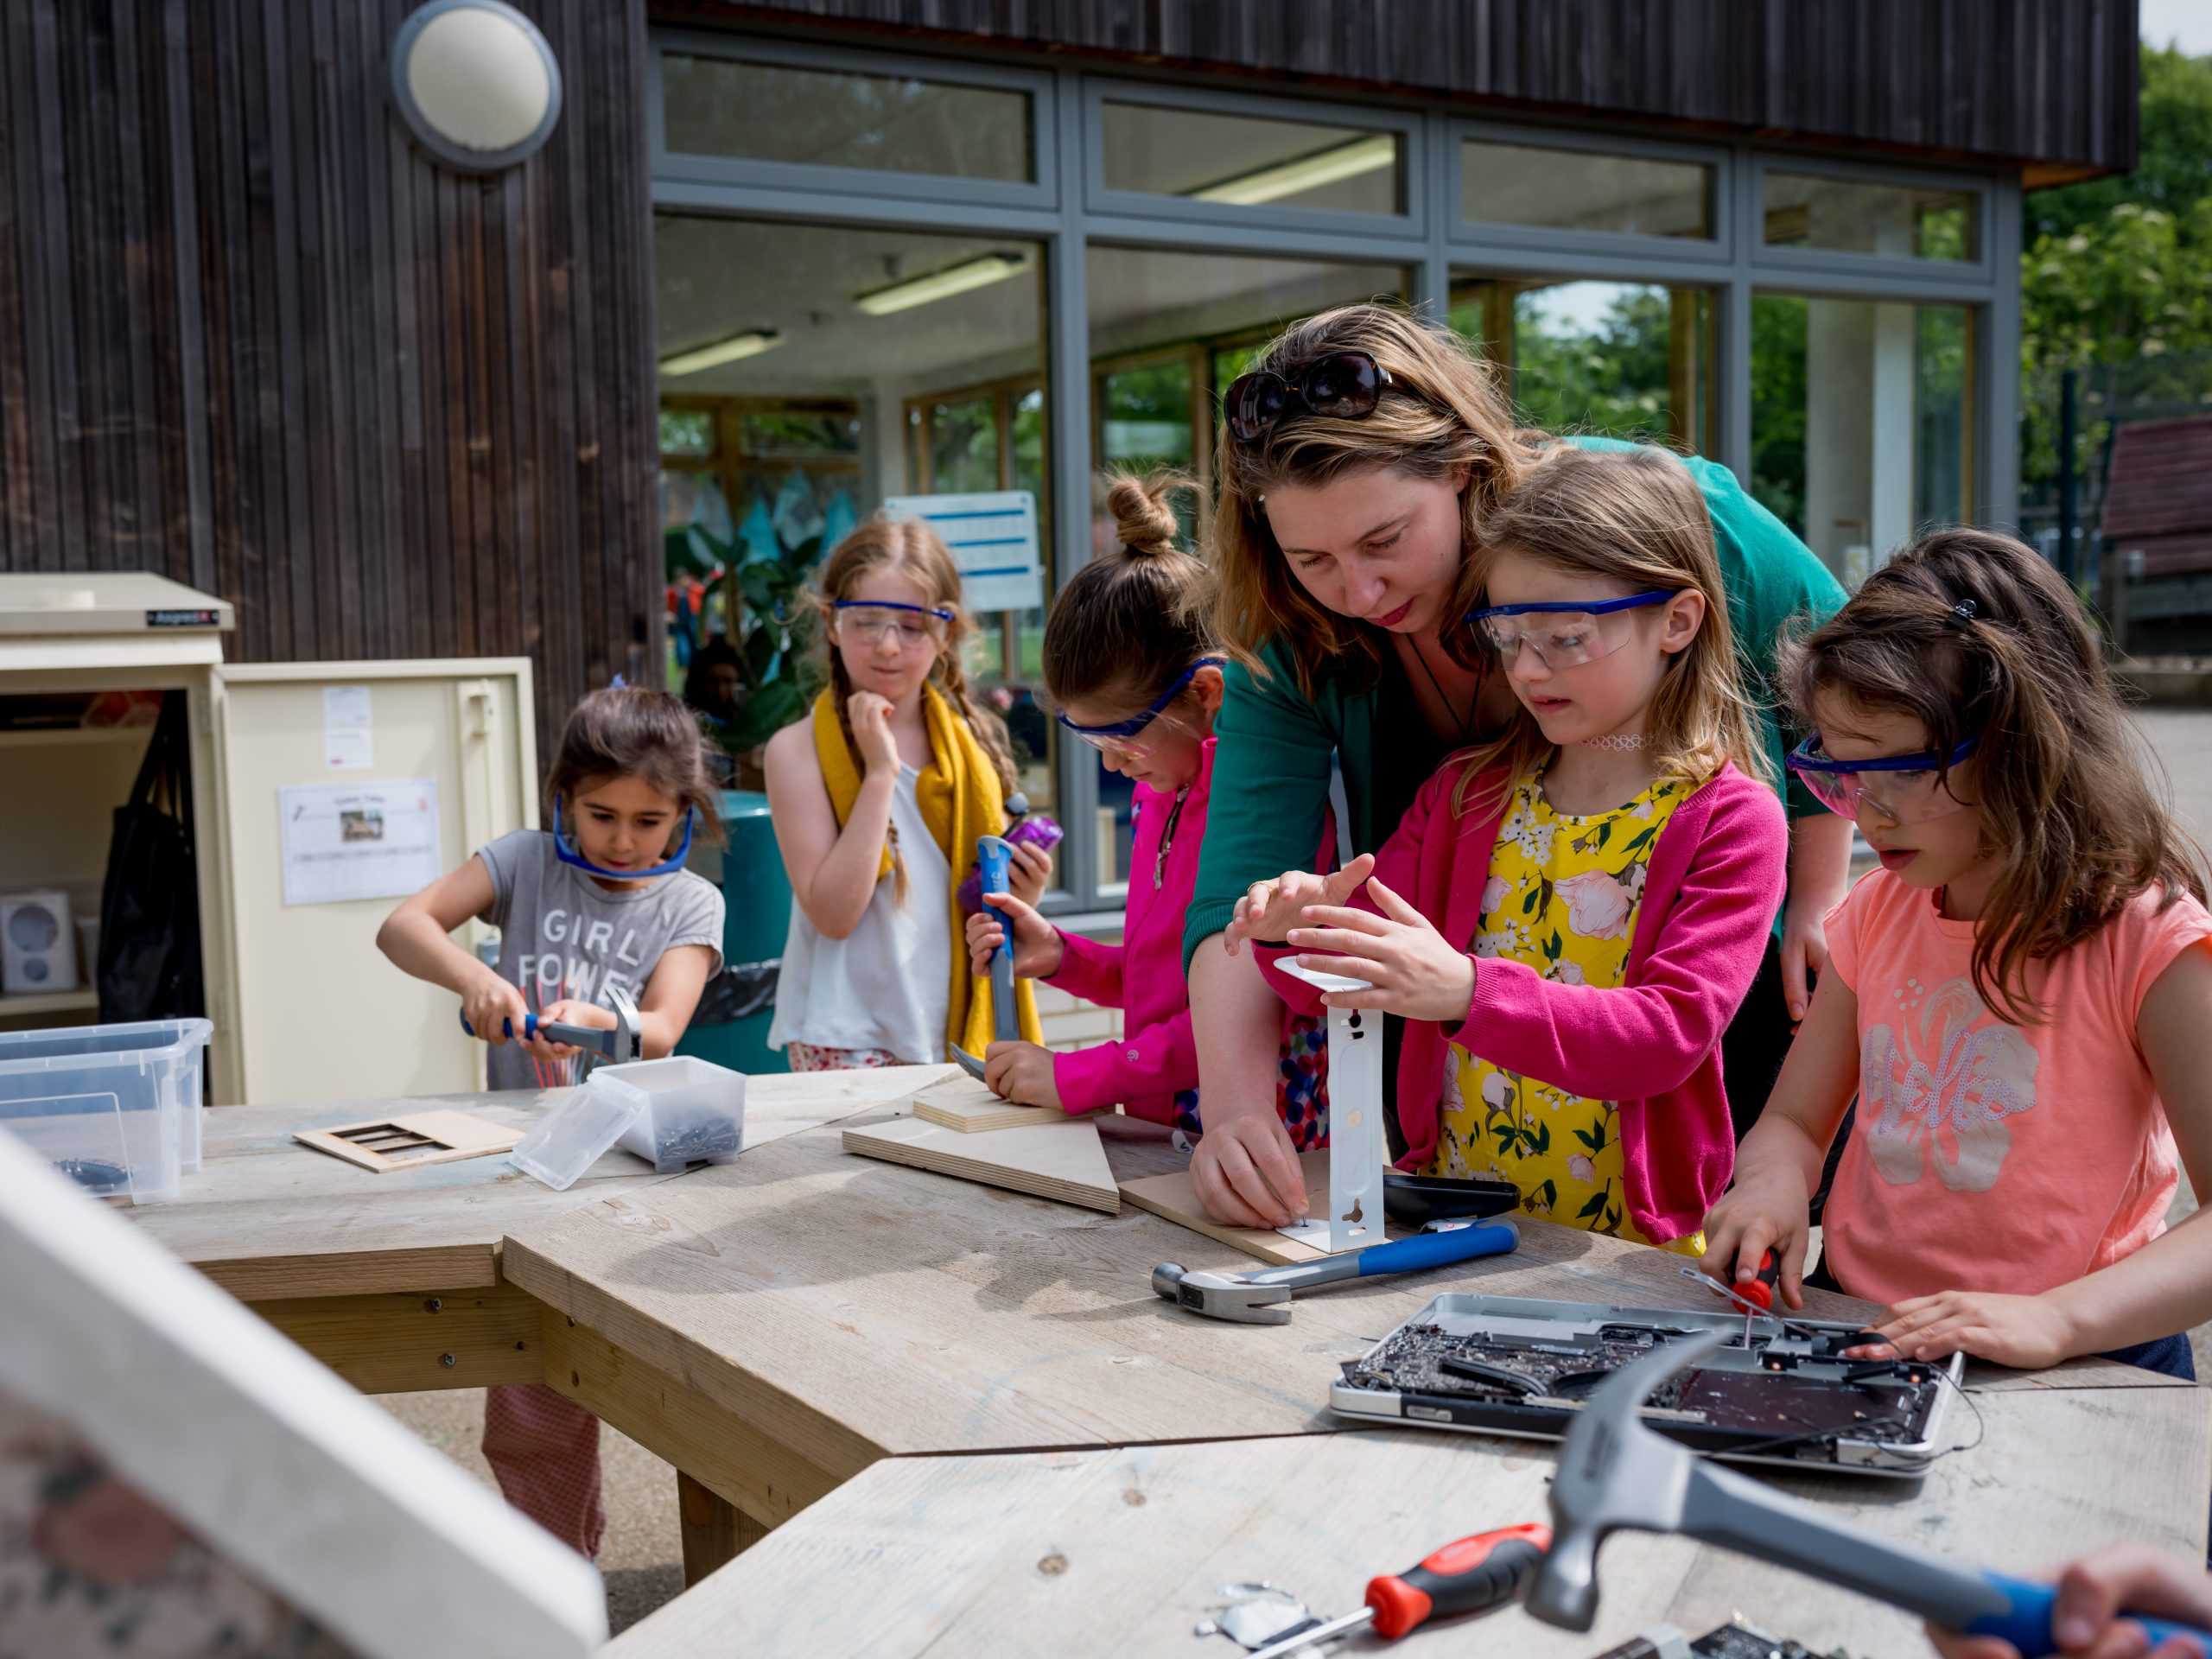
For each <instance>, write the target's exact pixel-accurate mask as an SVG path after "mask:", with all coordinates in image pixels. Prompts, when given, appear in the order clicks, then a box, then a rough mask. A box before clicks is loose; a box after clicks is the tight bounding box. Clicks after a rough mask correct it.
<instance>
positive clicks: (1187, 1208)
mask: <svg viewBox="0 0 2212 1659" xmlns="http://www.w3.org/2000/svg"><path fill="white" fill-rule="evenodd" d="M1299 1162H1300V1165H1302V1166H1304V1168H1305V1171H1306V1206H1307V1208H1306V1213H1307V1214H1308V1215H1326V1214H1327V1213H1328V1211H1329V1154H1327V1153H1325V1152H1306V1153H1300V1154H1299ZM1122 1198H1126V1199H1127V1200H1128V1202H1129V1203H1131V1204H1134V1205H1136V1207H1137V1208H1138V1209H1140V1210H1148V1211H1151V1212H1152V1213H1153V1214H1154V1215H1155V1216H1158V1217H1161V1218H1162V1219H1163V1220H1166V1221H1172V1222H1173V1223H1174V1224H1176V1225H1177V1226H1179V1227H1187V1228H1189V1229H1190V1230H1192V1232H1195V1233H1203V1234H1205V1236H1207V1237H1208V1238H1211V1239H1218V1240H1219V1241H1220V1242H1221V1243H1224V1244H1228V1245H1232V1246H1234V1247H1235V1248H1236V1249H1239V1250H1242V1251H1243V1253H1244V1254H1245V1255H1253V1256H1257V1257H1258V1258H1259V1259H1260V1260H1261V1261H1262V1262H1272V1263H1273V1264H1274V1265H1275V1266H1277V1267H1283V1268H1290V1267H1296V1266H1297V1265H1298V1264H1299V1263H1300V1262H1318V1261H1319V1260H1320V1259H1321V1258H1322V1257H1323V1256H1325V1255H1328V1254H1329V1252H1328V1251H1326V1250H1324V1249H1317V1248H1316V1247H1314V1246H1313V1245H1311V1244H1306V1243H1301V1242H1300V1241H1299V1240H1297V1239H1294V1238H1287V1237H1285V1236H1283V1235H1282V1234H1281V1233H1279V1232H1276V1231H1275V1230H1274V1229H1273V1228H1271V1227H1270V1228H1256V1227H1231V1226H1230V1225H1229V1224H1226V1223H1225V1222H1218V1221H1216V1220H1215V1219H1214V1218H1213V1217H1211V1216H1209V1215H1208V1214H1206V1211H1205V1205H1202V1204H1200V1203H1199V1202H1198V1189H1197V1188H1196V1187H1195V1186H1193V1185H1192V1182H1191V1172H1190V1171H1189V1170H1188V1169H1187V1168H1185V1169H1179V1170H1174V1171H1172V1172H1170V1173H1167V1174H1165V1175H1143V1176H1140V1177H1138V1178H1137V1179H1135V1180H1128V1181H1123V1182H1122Z"/></svg>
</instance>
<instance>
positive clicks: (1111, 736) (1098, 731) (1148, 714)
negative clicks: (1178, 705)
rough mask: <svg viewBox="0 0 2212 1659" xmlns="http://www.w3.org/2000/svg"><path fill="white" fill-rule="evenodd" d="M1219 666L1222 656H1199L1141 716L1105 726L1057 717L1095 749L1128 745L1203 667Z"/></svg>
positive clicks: (1180, 694)
mask: <svg viewBox="0 0 2212 1659" xmlns="http://www.w3.org/2000/svg"><path fill="white" fill-rule="evenodd" d="M1220 666H1221V658H1218V657H1201V658H1198V661H1197V662H1195V663H1192V664H1191V665H1190V666H1189V667H1188V668H1186V669H1185V670H1184V671H1183V672H1182V674H1181V675H1180V677H1178V678H1177V680H1176V682H1175V683H1174V684H1173V685H1171V686H1169V687H1168V688H1167V689H1166V690H1165V691H1163V692H1161V693H1160V695H1159V696H1156V697H1154V699H1153V700H1152V707H1150V708H1149V709H1146V710H1145V711H1144V712H1143V713H1142V714H1141V715H1131V716H1130V717H1129V718H1128V719H1127V720H1116V721H1108V722H1107V723H1106V724H1105V725H1103V726H1078V725H1077V724H1076V723H1075V721H1071V720H1070V719H1069V718H1068V717H1067V715H1065V714H1062V715H1059V716H1058V719H1059V722H1060V724H1061V725H1063V726H1065V727H1066V728H1068V730H1070V731H1071V732H1073V733H1074V734H1076V735H1077V737H1079V738H1081V739H1082V740H1083V741H1084V742H1086V743H1088V744H1090V747H1092V748H1094V749H1103V748H1104V747H1107V746H1108V745H1109V744H1111V745H1112V746H1113V747H1116V748H1117V749H1118V748H1123V747H1128V742H1129V740H1130V739H1131V738H1133V737H1135V735H1136V734H1138V733H1139V732H1141V731H1142V730H1144V728H1146V727H1147V726H1149V725H1151V724H1152V722H1153V721H1155V720H1157V719H1159V718H1160V715H1163V714H1165V713H1166V710H1167V705H1168V704H1169V703H1171V702H1174V701H1175V699H1176V698H1178V697H1179V696H1182V695H1183V691H1184V688H1185V687H1186V686H1188V685H1189V684H1190V683H1191V682H1192V680H1194V679H1196V678H1198V671H1199V670H1200V669H1202V668H1219V667H1220Z"/></svg>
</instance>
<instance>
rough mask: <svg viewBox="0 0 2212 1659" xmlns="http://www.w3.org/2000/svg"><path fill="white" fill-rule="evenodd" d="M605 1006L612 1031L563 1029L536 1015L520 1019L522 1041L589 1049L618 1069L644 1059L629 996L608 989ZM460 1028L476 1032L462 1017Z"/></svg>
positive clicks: (509, 1031) (509, 1026) (510, 1030)
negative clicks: (609, 1011) (611, 1017)
mask: <svg viewBox="0 0 2212 1659" xmlns="http://www.w3.org/2000/svg"><path fill="white" fill-rule="evenodd" d="M607 1007H610V1008H612V1009H613V1010H614V1029H613V1030H612V1031H601V1029H600V1028H599V1027H597V1026H570V1025H563V1023H562V1022H561V1021H560V1020H541V1019H539V1018H538V1017H537V1015H536V1014H525V1015H524V1016H523V1022H522V1034H523V1038H524V1040H525V1041H527V1040H529V1039H532V1038H537V1037H543V1038H544V1039H546V1040H547V1041H548V1042H554V1043H566V1044H568V1045H569V1046H570V1047H571V1048H582V1049H588V1050H589V1051H590V1052H593V1053H594V1054H601V1055H604V1056H605V1057H606V1058H608V1059H610V1060H613V1061H614V1062H615V1063H616V1064H617V1065H626V1064H627V1063H628V1062H629V1061H632V1060H642V1059H643V1058H645V1027H644V1024H643V1022H642V1021H641V1020H639V1016H638V1005H637V1003H636V1002H635V1001H632V999H631V996H630V994H629V993H628V992H627V991H626V990H624V989H623V988H621V987H620V986H619V985H610V986H608V987H607ZM461 1029H462V1030H463V1031H465V1032H467V1033H468V1034H469V1035H470V1036H472V1037H474V1035H475V1034H476V1028H475V1027H474V1026H472V1025H470V1024H469V1023H468V1016H467V1014H462V1015H461ZM514 1034H515V1022H514V1021H513V1020H508V1021H507V1022H506V1035H507V1036H508V1037H509V1038H510V1039H512V1037H513V1036H514Z"/></svg>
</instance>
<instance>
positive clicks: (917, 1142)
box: [843, 1117, 1122, 1216]
mask: <svg viewBox="0 0 2212 1659" xmlns="http://www.w3.org/2000/svg"><path fill="white" fill-rule="evenodd" d="M843 1144H844V1147H845V1150H846V1151H847V1152H854V1153H858V1154H861V1156H863V1157H868V1158H886V1159H888V1160H891V1161H892V1162H893V1163H897V1164H912V1165H913V1166H915V1167H916V1168H918V1169H926V1170H931V1171H933V1172H934V1173H938V1174H939V1175H951V1176H954V1177H957V1179H961V1180H963V1181H981V1182H982V1183H983V1184H984V1185H987V1186H1003V1187H1006V1188H1007V1189H1008V1190H1009V1191H1012V1192H1033V1193H1035V1194H1036V1195H1037V1196H1038V1197H1039V1198H1052V1199H1054V1200H1056V1201H1058V1202H1059V1203H1062V1204H1079V1205H1083V1206H1084V1208H1085V1209H1087V1210H1103V1211H1105V1212H1106V1213H1107V1214H1108V1215H1109V1216H1110V1215H1118V1214H1119V1213H1120V1212H1121V1208H1122V1194H1121V1191H1120V1189H1119V1188H1118V1187H1117V1186H1116V1185H1115V1183H1114V1171H1113V1168H1112V1166H1110V1165H1109V1164H1108V1163H1107V1161H1106V1153H1105V1150H1104V1148H1103V1147H1101V1146H1100V1144H1099V1140H1098V1128H1097V1126H1096V1124H1093V1123H1089V1122H1084V1121H1082V1120H1081V1119H1075V1120H1069V1119H1066V1118H1065V1117H1064V1118H1063V1119H1062V1120H1061V1121H1060V1122H1057V1123H1038V1124H1031V1125H1029V1126H1027V1128H1007V1129H1001V1130H999V1131H998V1132H997V1133H995V1134H993V1135H969V1134H967V1133H965V1132H963V1131H962V1130H959V1129H948V1128H944V1126H943V1125H941V1124H938V1123H931V1122H925V1121H924V1120H922V1119H919V1118H912V1117H899V1118H893V1119H891V1120H889V1121H888V1122H881V1123H868V1124H854V1125H850V1126H848V1127H847V1128H846V1129H845V1131H844V1140H843Z"/></svg>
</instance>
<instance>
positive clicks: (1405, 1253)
mask: <svg viewBox="0 0 2212 1659" xmlns="http://www.w3.org/2000/svg"><path fill="white" fill-rule="evenodd" d="M1520 1243H1521V1230H1520V1229H1519V1228H1518V1227H1516V1226H1515V1225H1514V1224H1512V1223H1511V1222H1510V1221H1478V1222H1476V1223H1474V1224H1472V1225H1471V1226H1466V1227H1459V1228H1455V1229H1453V1230H1452V1231H1450V1232H1448V1233H1420V1234H1416V1235H1415V1236H1414V1237H1412V1238H1395V1239H1392V1240H1391V1241H1390V1242H1389V1243H1387V1244H1370V1246H1368V1248H1367V1249H1363V1250H1346V1251H1345V1252H1344V1254H1343V1255H1327V1256H1323V1257H1322V1258H1321V1259H1320V1260H1319V1261H1318V1262H1300V1263H1299V1264H1298V1265H1297V1266H1296V1267H1294V1268H1267V1269H1266V1270H1265V1271H1263V1272H1261V1273H1191V1272H1188V1271H1186V1270H1185V1269H1184V1268H1182V1267H1180V1266H1179V1265H1178V1264H1177V1263H1175V1262H1161V1263H1160V1265H1159V1266H1158V1267H1156V1268H1154V1269H1153V1270H1152V1287H1153V1289H1154V1290H1155V1291H1157V1292H1158V1293H1159V1294H1160V1295H1162V1296H1165V1297H1166V1299H1167V1300H1169V1301H1171V1302H1174V1303H1176V1304H1178V1305H1179V1306H1183V1307H1186V1308H1188V1309H1190V1310H1191V1312H1192V1313H1203V1314H1205V1316H1206V1317H1207V1318H1208V1319H1231V1320H1234V1321H1236V1323H1237V1324H1239V1325H1288V1324H1289V1323H1290V1293H1291V1292H1293V1291H1294V1290H1304V1289H1306V1288H1307V1287H1309V1286H1313V1285H1329V1284H1334V1283H1335V1282H1336V1281H1338V1280H1340V1279H1371V1278H1373V1277H1375V1276H1376V1274H1384V1273H1419V1272H1421V1271H1422V1270H1423V1269H1424V1268H1448V1267H1450V1266H1452V1263H1454V1262H1471V1261H1472V1260H1474V1259H1475V1258H1476V1257H1477V1256H1480V1255H1504V1254H1505V1253H1506V1252H1507V1251H1509V1250H1512V1249H1517V1248H1518V1247H1519V1245H1520Z"/></svg>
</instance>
